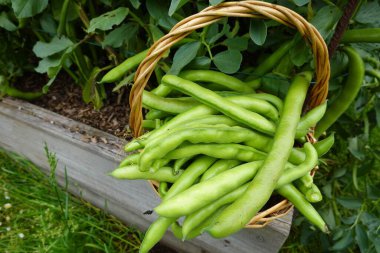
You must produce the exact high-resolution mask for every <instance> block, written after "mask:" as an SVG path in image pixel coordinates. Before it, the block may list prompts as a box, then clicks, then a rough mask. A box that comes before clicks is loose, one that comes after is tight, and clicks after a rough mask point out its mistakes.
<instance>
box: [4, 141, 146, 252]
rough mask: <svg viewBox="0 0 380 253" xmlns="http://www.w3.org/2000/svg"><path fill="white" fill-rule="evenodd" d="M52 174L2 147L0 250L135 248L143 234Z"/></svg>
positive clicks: (54, 162)
mask: <svg viewBox="0 0 380 253" xmlns="http://www.w3.org/2000/svg"><path fill="white" fill-rule="evenodd" d="M47 154H48V158H49V163H50V165H51V167H52V173H51V175H50V177H47V176H46V175H45V174H43V173H42V172H41V171H40V169H39V168H37V167H36V166H35V165H33V164H32V163H30V162H28V161H27V160H26V159H24V158H22V157H20V156H18V155H16V154H11V153H8V152H5V151H4V150H1V149H0V208H1V209H0V249H1V250H0V251H1V252H10V253H17V252H38V253H39V252H138V248H139V245H140V243H141V239H142V236H143V234H142V233H140V232H139V231H137V230H135V229H133V228H130V227H127V226H126V225H124V224H123V223H122V222H121V221H119V220H117V219H116V218H115V217H112V216H111V215H109V214H107V213H105V212H104V211H102V210H100V209H98V208H96V207H94V206H92V205H90V204H89V203H87V202H85V201H83V200H81V199H77V198H75V197H73V196H72V195H70V194H69V193H68V192H67V191H66V189H65V188H67V182H66V187H64V188H63V189H62V188H60V187H59V186H58V185H57V182H56V180H55V176H54V172H55V167H56V164H57V161H56V159H55V156H54V154H52V153H49V152H48V151H47Z"/></svg>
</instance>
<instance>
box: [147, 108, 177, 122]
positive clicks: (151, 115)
mask: <svg viewBox="0 0 380 253" xmlns="http://www.w3.org/2000/svg"><path fill="white" fill-rule="evenodd" d="M170 115H172V114H170V113H169V112H164V111H161V110H155V109H151V110H149V112H148V113H147V114H145V118H146V119H148V120H156V119H164V118H166V117H168V116H170Z"/></svg>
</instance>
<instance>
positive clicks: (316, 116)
mask: <svg viewBox="0 0 380 253" xmlns="http://www.w3.org/2000/svg"><path fill="white" fill-rule="evenodd" d="M326 108H327V102H324V103H322V104H320V105H318V106H316V107H315V108H313V109H312V110H310V111H308V112H307V113H306V114H305V115H304V116H302V117H301V119H300V122H299V123H298V125H297V132H296V138H301V137H303V136H305V135H306V134H307V133H308V132H309V129H310V128H311V127H314V126H315V125H316V124H317V123H318V122H319V121H320V120H321V119H322V117H323V115H324V114H325V112H326Z"/></svg>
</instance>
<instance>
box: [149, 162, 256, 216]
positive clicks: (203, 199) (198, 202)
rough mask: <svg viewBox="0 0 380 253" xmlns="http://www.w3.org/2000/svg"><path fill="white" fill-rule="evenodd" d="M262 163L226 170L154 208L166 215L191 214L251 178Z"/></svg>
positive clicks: (246, 164) (252, 163)
mask: <svg viewBox="0 0 380 253" xmlns="http://www.w3.org/2000/svg"><path fill="white" fill-rule="evenodd" d="M261 165H262V161H255V162H250V163H245V164H242V165H239V166H236V167H235V168H232V169H230V170H227V171H224V172H222V173H220V174H218V175H216V176H215V177H213V178H210V179H209V180H207V181H203V182H200V183H198V184H196V185H194V186H192V187H191V188H189V189H187V190H185V191H183V192H181V193H179V194H177V195H176V196H174V197H173V198H171V199H165V200H163V201H162V202H161V204H159V205H158V206H157V207H156V208H154V210H155V211H156V212H157V213H158V214H159V215H161V216H164V217H180V216H183V215H189V214H190V213H192V212H194V211H196V210H198V209H199V208H201V207H203V206H205V205H207V204H209V203H211V202H212V201H214V200H215V199H218V198H220V197H222V196H224V195H225V194H227V193H229V192H231V191H233V190H234V189H236V188H238V187H240V186H241V185H243V184H244V183H246V182H247V181H249V180H251V179H252V177H253V176H254V175H255V174H256V172H257V171H258V170H259V168H260V166H261ZM231 178H233V180H231Z"/></svg>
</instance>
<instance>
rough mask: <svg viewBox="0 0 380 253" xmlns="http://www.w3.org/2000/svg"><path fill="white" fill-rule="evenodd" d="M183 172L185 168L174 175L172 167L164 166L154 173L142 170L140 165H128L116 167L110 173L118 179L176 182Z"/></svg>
mask: <svg viewBox="0 0 380 253" xmlns="http://www.w3.org/2000/svg"><path fill="white" fill-rule="evenodd" d="M182 173H183V170H180V171H178V174H176V175H174V174H173V169H172V168H171V167H162V168H160V169H159V170H157V171H156V172H154V173H151V172H141V171H140V170H139V166H138V165H128V166H125V167H120V168H117V169H115V170H114V171H112V172H111V173H110V175H111V176H113V177H115V178H118V179H147V180H156V181H164V182H169V183H174V182H175V181H176V180H177V179H178V178H179V177H180V176H181V174H182Z"/></svg>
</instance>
